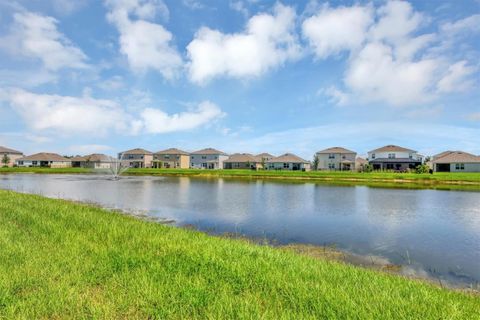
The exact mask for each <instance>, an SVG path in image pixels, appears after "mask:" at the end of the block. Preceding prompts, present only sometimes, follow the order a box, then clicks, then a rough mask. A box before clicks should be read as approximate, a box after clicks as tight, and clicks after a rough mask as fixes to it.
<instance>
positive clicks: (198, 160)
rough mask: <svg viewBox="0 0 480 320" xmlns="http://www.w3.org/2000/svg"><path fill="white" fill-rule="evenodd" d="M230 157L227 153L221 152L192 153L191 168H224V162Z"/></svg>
mask: <svg viewBox="0 0 480 320" xmlns="http://www.w3.org/2000/svg"><path fill="white" fill-rule="evenodd" d="M227 159H228V156H226V155H219V154H192V155H190V168H192V169H223V162H224V161H225V160H227Z"/></svg>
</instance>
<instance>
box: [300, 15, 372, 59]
mask: <svg viewBox="0 0 480 320" xmlns="http://www.w3.org/2000/svg"><path fill="white" fill-rule="evenodd" d="M372 23H373V12H372V8H370V7H362V6H352V7H339V8H335V9H333V8H330V7H328V6H324V7H323V8H322V9H321V10H320V12H319V13H318V14H316V15H314V16H312V17H310V18H308V19H306V20H305V21H304V22H303V24H302V32H303V35H304V37H305V38H306V39H307V40H308V41H309V43H310V45H311V46H312V47H313V49H314V50H315V53H316V55H317V56H318V57H319V58H326V57H327V56H330V55H336V54H338V53H340V52H341V51H343V50H354V49H356V48H358V47H360V46H361V45H362V43H363V42H364V41H365V37H366V31H367V28H368V27H369V26H370V25H371V24H372Z"/></svg>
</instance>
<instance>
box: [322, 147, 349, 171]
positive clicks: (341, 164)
mask: <svg viewBox="0 0 480 320" xmlns="http://www.w3.org/2000/svg"><path fill="white" fill-rule="evenodd" d="M316 155H317V157H318V168H316V169H317V170H342V171H343V170H347V171H350V170H354V169H355V158H356V157H357V153H356V152H355V151H351V150H348V149H345V148H342V147H333V148H328V149H325V150H322V151H318V152H317V153H316Z"/></svg>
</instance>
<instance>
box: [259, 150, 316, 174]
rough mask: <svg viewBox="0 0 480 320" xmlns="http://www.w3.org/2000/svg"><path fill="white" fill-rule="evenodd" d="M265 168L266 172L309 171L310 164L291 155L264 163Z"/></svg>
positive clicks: (287, 154) (286, 154)
mask: <svg viewBox="0 0 480 320" xmlns="http://www.w3.org/2000/svg"><path fill="white" fill-rule="evenodd" d="M266 166H267V167H266V168H265V169H267V170H292V171H297V170H300V171H310V162H308V161H307V160H304V159H302V158H300V157H298V156H296V155H294V154H291V153H285V154H284V155H281V156H279V157H276V158H273V159H270V160H268V161H266Z"/></svg>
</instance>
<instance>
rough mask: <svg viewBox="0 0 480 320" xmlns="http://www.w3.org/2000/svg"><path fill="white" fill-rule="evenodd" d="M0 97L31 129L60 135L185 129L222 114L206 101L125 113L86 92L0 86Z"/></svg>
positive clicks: (121, 109)
mask: <svg viewBox="0 0 480 320" xmlns="http://www.w3.org/2000/svg"><path fill="white" fill-rule="evenodd" d="M87 91H88V90H87ZM0 101H6V102H8V103H9V104H10V106H11V107H12V109H13V110H14V111H15V112H16V113H18V114H19V115H20V116H21V118H22V119H23V121H24V122H25V123H26V124H27V126H28V127H29V128H30V129H31V130H32V131H33V132H46V133H51V134H61V135H73V134H82V135H86V136H108V135H112V134H122V135H136V134H139V133H142V132H144V133H147V134H159V133H167V132H177V131H187V130H192V129H195V128H198V127H201V126H204V125H208V124H209V123H211V122H213V121H215V120H217V119H219V118H221V117H223V116H224V115H225V114H224V113H223V112H222V110H221V109H220V108H219V107H218V106H217V105H215V104H213V103H211V102H209V101H204V102H202V103H200V104H199V105H198V106H197V107H196V108H193V109H192V110H188V111H185V112H180V113H175V114H167V113H166V112H164V111H162V110H161V109H157V108H150V107H147V108H142V109H139V110H137V111H136V112H134V113H133V112H132V113H129V112H127V111H126V110H125V109H124V108H122V107H121V106H120V105H119V104H118V103H116V102H114V101H111V100H103V99H94V98H91V97H90V96H88V94H86V95H84V96H83V97H70V96H59V95H49V94H35V93H31V92H28V91H25V90H23V89H8V90H1V91H0Z"/></svg>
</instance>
